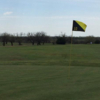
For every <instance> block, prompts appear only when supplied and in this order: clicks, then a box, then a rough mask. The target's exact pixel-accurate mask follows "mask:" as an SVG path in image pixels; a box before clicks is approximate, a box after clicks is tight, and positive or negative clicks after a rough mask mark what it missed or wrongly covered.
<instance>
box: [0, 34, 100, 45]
mask: <svg viewBox="0 0 100 100" xmlns="http://www.w3.org/2000/svg"><path fill="white" fill-rule="evenodd" d="M0 42H2V45H3V46H5V45H7V44H8V42H10V43H11V46H13V45H14V43H15V42H16V43H18V45H22V44H23V43H31V44H32V45H34V44H37V45H41V44H42V45H44V44H45V43H52V44H53V45H55V44H60V45H64V44H70V43H71V37H70V36H66V35H65V34H62V35H59V36H48V35H46V33H45V32H36V33H32V32H29V33H27V35H24V33H20V34H18V33H17V34H9V33H1V34H0ZM72 43H73V44H89V43H95V44H100V37H94V36H87V37H73V38H72Z"/></svg>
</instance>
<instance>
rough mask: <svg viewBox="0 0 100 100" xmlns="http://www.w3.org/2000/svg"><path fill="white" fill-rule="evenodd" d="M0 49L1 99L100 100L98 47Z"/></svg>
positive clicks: (57, 46)
mask: <svg viewBox="0 0 100 100" xmlns="http://www.w3.org/2000/svg"><path fill="white" fill-rule="evenodd" d="M72 47H73V48H72V53H71V66H69V62H70V45H63V46H62V45H44V46H36V45H35V46H28V45H26V46H13V47H11V46H5V47H2V46H0V52H1V53H0V99H1V100H99V99H100V96H99V95H100V56H99V51H100V45H73V46H72Z"/></svg>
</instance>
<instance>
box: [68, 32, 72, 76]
mask: <svg viewBox="0 0 100 100" xmlns="http://www.w3.org/2000/svg"><path fill="white" fill-rule="evenodd" d="M72 42H73V31H72V34H71V46H70V59H69V72H68V73H69V74H68V77H69V78H70V67H71V59H72V54H71V53H72Z"/></svg>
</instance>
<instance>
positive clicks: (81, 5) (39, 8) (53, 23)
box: [0, 0, 100, 37]
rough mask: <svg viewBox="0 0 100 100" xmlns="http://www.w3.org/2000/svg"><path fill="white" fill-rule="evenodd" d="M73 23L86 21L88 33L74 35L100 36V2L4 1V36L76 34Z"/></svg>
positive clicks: (0, 27) (0, 20)
mask: <svg viewBox="0 0 100 100" xmlns="http://www.w3.org/2000/svg"><path fill="white" fill-rule="evenodd" d="M73 20H78V21H81V22H84V23H85V24H86V25H87V28H86V32H75V31H74V32H73V35H74V36H79V37H81V36H96V37H97V36H100V29H99V28H100V0H1V1H0V33H4V32H8V33H11V34H15V33H21V32H23V33H25V34H27V33H28V32H41V31H44V32H46V34H47V35H50V36H55V35H56V36H59V35H61V34H66V36H70V35H71V34H72V25H73Z"/></svg>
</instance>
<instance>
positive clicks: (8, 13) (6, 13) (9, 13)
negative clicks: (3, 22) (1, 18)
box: [3, 12, 13, 15]
mask: <svg viewBox="0 0 100 100" xmlns="http://www.w3.org/2000/svg"><path fill="white" fill-rule="evenodd" d="M12 13H13V12H5V13H4V14H3V15H11V14H12Z"/></svg>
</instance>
